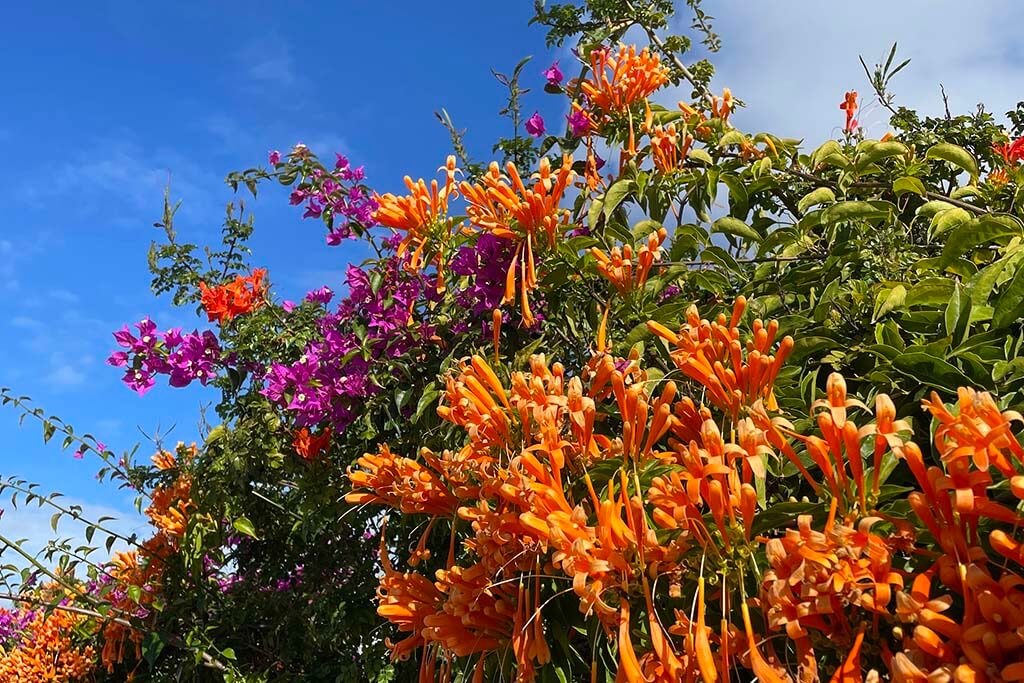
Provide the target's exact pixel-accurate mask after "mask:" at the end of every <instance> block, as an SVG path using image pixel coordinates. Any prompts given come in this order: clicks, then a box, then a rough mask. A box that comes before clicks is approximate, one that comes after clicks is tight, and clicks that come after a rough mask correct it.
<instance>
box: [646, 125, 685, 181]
mask: <svg viewBox="0 0 1024 683" xmlns="http://www.w3.org/2000/svg"><path fill="white" fill-rule="evenodd" d="M691 145H693V136H692V135H689V134H687V135H684V136H680V135H679V134H678V133H677V132H676V126H675V124H674V123H670V124H669V125H667V126H654V128H653V129H651V159H652V161H653V162H654V168H656V169H657V170H658V171H660V172H662V173H669V172H670V171H676V170H679V169H681V168H682V167H683V164H684V162H685V161H686V155H687V153H688V152H689V151H690V146H691Z"/></svg>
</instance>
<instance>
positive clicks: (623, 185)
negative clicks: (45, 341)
mask: <svg viewBox="0 0 1024 683" xmlns="http://www.w3.org/2000/svg"><path fill="white" fill-rule="evenodd" d="M634 190H636V183H635V182H634V181H633V179H632V178H621V179H619V180H617V181H615V182H614V183H613V184H612V186H611V187H609V188H608V191H607V192H605V193H604V217H605V220H608V217H609V216H611V215H612V212H613V211H615V209H617V208H619V205H620V204H622V201H623V200H624V199H625V198H626V197H628V196H629V195H630V194H631V193H632V192H633V191H634Z"/></svg>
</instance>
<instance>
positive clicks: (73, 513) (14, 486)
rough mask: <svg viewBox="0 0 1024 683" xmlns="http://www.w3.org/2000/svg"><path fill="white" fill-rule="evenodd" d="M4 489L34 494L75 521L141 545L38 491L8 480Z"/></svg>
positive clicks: (1, 487) (138, 546)
mask: <svg viewBox="0 0 1024 683" xmlns="http://www.w3.org/2000/svg"><path fill="white" fill-rule="evenodd" d="M4 489H14V490H15V491H19V492H21V493H23V494H25V495H27V496H28V495H31V496H35V497H36V498H37V499H39V500H41V501H43V502H44V503H46V504H47V505H49V506H51V507H53V508H55V509H57V510H60V511H61V512H62V513H64V514H66V515H69V516H71V517H72V518H73V519H74V520H75V521H78V522H82V523H83V524H85V525H87V526H91V527H95V528H96V529H99V530H100V531H102V532H103V533H105V534H107V535H108V536H113V537H114V538H116V539H119V540H121V541H124V542H125V543H130V544H131V545H134V546H135V547H137V548H141V547H142V546H141V545H140V544H139V543H138V541H136V540H135V539H134V537H133V538H129V537H127V536H124V535H122V534H119V533H118V532H116V531H112V530H110V529H108V528H106V527H105V526H103V525H102V524H100V523H99V522H92V521H90V520H88V519H86V518H85V517H83V516H82V514H81V513H80V512H77V511H75V510H72V509H70V508H66V507H64V506H63V505H58V504H57V503H55V502H53V500H51V499H50V498H47V497H45V496H41V495H39V494H38V493H36V492H35V491H30V490H28V489H26V488H23V487H21V486H18V485H17V484H12V483H10V482H7V483H0V491H2V490H4Z"/></svg>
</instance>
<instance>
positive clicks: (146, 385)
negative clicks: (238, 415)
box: [107, 318, 222, 396]
mask: <svg viewBox="0 0 1024 683" xmlns="http://www.w3.org/2000/svg"><path fill="white" fill-rule="evenodd" d="M135 329H136V330H137V331H138V336H135V335H134V334H132V332H131V330H130V329H129V328H128V326H127V325H125V326H124V327H123V328H121V329H120V330H118V331H117V332H114V339H115V340H116V341H117V344H118V346H120V347H121V348H122V349H124V350H123V351H115V352H113V353H112V354H111V355H110V357H109V358H108V359H107V363H109V364H110V365H113V366H114V367H122V368H125V374H124V377H123V378H122V381H123V382H124V383H125V384H126V385H127V386H128V388H129V389H131V390H133V391H135V392H138V394H139V395H140V396H141V395H143V394H145V393H146V392H147V391H149V390H150V389H152V388H153V385H154V384H155V382H156V381H155V379H154V377H155V376H156V375H167V376H168V382H169V383H170V385H171V386H172V387H185V386H188V385H189V384H191V383H192V382H194V381H199V382H200V383H201V384H203V385H204V386H205V385H206V384H207V383H208V382H209V381H210V380H212V379H214V378H215V377H216V375H217V370H218V369H219V368H220V367H221V365H222V359H221V348H220V344H219V342H218V341H217V337H216V335H214V334H213V332H210V331H209V330H205V331H203V332H201V333H200V332H198V331H195V330H193V331H192V332H191V333H189V334H184V335H183V334H182V333H181V328H173V329H170V330H167V331H166V332H158V331H157V326H156V323H154V322H153V321H152V320H150V319H149V318H145V319H143V320H141V321H139V322H137V323H135Z"/></svg>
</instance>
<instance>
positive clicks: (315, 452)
mask: <svg viewBox="0 0 1024 683" xmlns="http://www.w3.org/2000/svg"><path fill="white" fill-rule="evenodd" d="M330 445H331V428H330V426H327V427H324V429H323V431H322V432H320V435H319V436H313V434H312V432H310V431H309V428H308V427H303V428H302V429H299V430H298V431H296V432H295V436H294V438H293V439H292V447H293V448H294V449H295V452H296V453H298V454H299V456H300V457H301V458H302V459H303V460H307V461H309V460H316V458H317V457H318V456H319V455H320V454H321V453H323V452H324V451H325V450H327V448H328V447H329V446H330Z"/></svg>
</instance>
